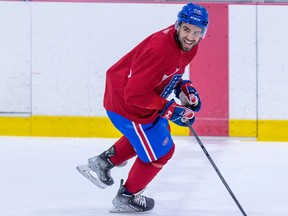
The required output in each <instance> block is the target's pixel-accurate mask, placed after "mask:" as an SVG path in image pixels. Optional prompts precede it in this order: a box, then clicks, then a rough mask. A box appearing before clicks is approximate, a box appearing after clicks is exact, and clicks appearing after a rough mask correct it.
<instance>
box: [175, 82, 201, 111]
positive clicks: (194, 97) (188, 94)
mask: <svg viewBox="0 0 288 216" xmlns="http://www.w3.org/2000/svg"><path fill="white" fill-rule="evenodd" d="M175 95H176V97H177V98H179V99H180V101H181V104H182V105H183V106H187V107H189V108H191V109H192V110H193V111H195V112H198V111H199V110H200V108H201V105H202V103H201V100H200V96H199V94H198V92H197V90H196V89H195V88H194V87H193V85H192V82H191V81H190V80H183V81H182V82H181V83H180V84H178V86H177V87H176V88H175Z"/></svg>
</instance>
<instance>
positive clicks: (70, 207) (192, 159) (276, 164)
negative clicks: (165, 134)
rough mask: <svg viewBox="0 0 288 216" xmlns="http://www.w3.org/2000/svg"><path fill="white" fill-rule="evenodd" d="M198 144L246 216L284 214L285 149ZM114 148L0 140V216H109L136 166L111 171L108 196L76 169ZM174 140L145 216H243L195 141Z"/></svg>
mask: <svg viewBox="0 0 288 216" xmlns="http://www.w3.org/2000/svg"><path fill="white" fill-rule="evenodd" d="M200 139H201V140H202V142H203V143H204V145H205V147H206V149H207V151H208V152H209V154H210V156H211V157H212V159H213V160H214V162H215V164H216V165H217V167H218V168H219V170H220V172H221V173H222V175H223V176H224V178H225V180H226V181H227V183H228V185H229V186H230V188H231V189H232V191H233V193H234V194H235V196H236V198H237V199H238V201H239V202H240V204H241V205H242V207H243V209H244V210H245V211H246V213H247V215H249V216H287V215H288V143H280V142H278V143H274V142H256V141H255V140H252V139H235V138H234V139H232V138H216V137H200ZM114 141H115V139H96V138H90V139H82V138H81V139H80V138H35V137H34V138H33V137H32V138H31V137H0V216H36V215H37V216H68V215H69V216H96V215H111V213H109V209H110V208H111V207H112V203H111V201H112V199H113V198H114V196H115V195H116V192H117V190H118V187H119V182H120V179H121V178H123V179H126V177H127V173H128V170H129V168H130V166H131V165H132V163H133V160H132V161H129V163H128V165H127V166H126V167H123V168H115V169H113V170H112V175H113V177H114V179H115V182H116V183H115V184H114V185H113V186H111V187H110V188H107V189H105V190H103V189H100V188H97V187H96V186H94V185H93V184H92V183H91V182H89V181H88V180H87V179H85V178H84V177H83V176H82V175H80V173H78V172H77V170H76V169H75V167H76V166H77V165H81V164H84V163H86V161H87V159H88V158H89V157H91V156H95V155H98V154H100V153H101V152H102V151H104V150H106V149H107V148H108V147H110V146H111V145H112V144H113V142H114ZM174 141H175V143H176V151H175V154H174V156H173V158H172V159H171V160H170V161H169V162H168V164H167V165H166V166H165V167H164V169H163V170H162V171H161V172H160V173H159V175H158V176H156V178H155V179H154V181H152V182H151V184H150V185H149V187H148V188H147V190H146V191H145V192H144V195H146V196H149V197H153V198H154V199H155V202H156V206H155V208H154V209H153V211H151V212H147V213H142V214H143V215H152V216H169V215H171V216H176V215H179V216H188V215H189V216H238V215H239V216H241V215H242V214H241V212H240V210H239V209H238V207H237V205H236V204H235V202H234V201H233V199H232V198H231V196H230V194H229V193H228V191H227V190H226V188H225V186H224V185H223V183H222V182H221V180H220V178H219V177H218V175H217V174H216V172H215V170H214V169H213V167H212V166H211V164H210V163H209V161H208V159H207V157H206V156H205V154H204V153H203V151H202V149H201V148H200V146H199V145H198V144H197V142H196V141H195V139H194V137H174ZM121 215H126V214H121ZM128 215H136V214H128ZM137 215H141V213H138V214H137Z"/></svg>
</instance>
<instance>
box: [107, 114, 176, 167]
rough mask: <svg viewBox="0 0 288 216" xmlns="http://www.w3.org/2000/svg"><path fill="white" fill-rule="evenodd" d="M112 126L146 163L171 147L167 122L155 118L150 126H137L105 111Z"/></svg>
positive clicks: (171, 142) (165, 152) (160, 155)
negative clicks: (125, 138) (124, 137)
mask: <svg viewBox="0 0 288 216" xmlns="http://www.w3.org/2000/svg"><path fill="white" fill-rule="evenodd" d="M107 114H108V116H109V118H110V120H111V121H112V123H113V124H114V126H115V127H116V128H117V129H118V130H119V131H120V132H121V133H122V134H123V135H124V136H126V137H127V139H128V140H129V141H130V143H131V144H132V146H133V147H134V149H135V151H136V153H137V155H138V157H139V158H140V159H141V160H142V161H144V162H146V163H148V162H152V161H155V160H157V159H159V158H160V157H162V156H164V155H165V154H167V153H168V152H169V151H170V149H171V148H172V146H173V140H172V137H171V134H170V131H169V124H168V120H167V119H164V118H160V117H159V118H157V120H156V121H154V122H153V123H151V124H137V123H135V122H132V121H130V120H128V119H126V118H124V117H123V116H121V115H118V114H116V113H114V112H111V111H107Z"/></svg>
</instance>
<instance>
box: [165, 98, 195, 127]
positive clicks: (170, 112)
mask: <svg viewBox="0 0 288 216" xmlns="http://www.w3.org/2000/svg"><path fill="white" fill-rule="evenodd" d="M160 116H161V117H163V118H166V119H168V120H170V121H172V122H174V123H175V124H177V125H179V126H186V127H187V124H186V121H189V122H190V124H191V125H192V124H193V123H194V121H195V116H194V112H193V111H192V110H191V109H189V108H187V107H185V106H181V105H179V104H177V103H176V102H175V101H174V100H171V101H169V102H168V103H167V104H166V105H165V107H164V109H163V110H162V112H161V113H160Z"/></svg>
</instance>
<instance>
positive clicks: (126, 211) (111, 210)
mask: <svg viewBox="0 0 288 216" xmlns="http://www.w3.org/2000/svg"><path fill="white" fill-rule="evenodd" d="M109 212H110V213H134V214H137V213H140V214H143V212H138V211H134V210H127V209H125V210H124V209H121V208H117V207H113V208H112V209H110V210H109ZM134 214H133V215H134Z"/></svg>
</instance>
